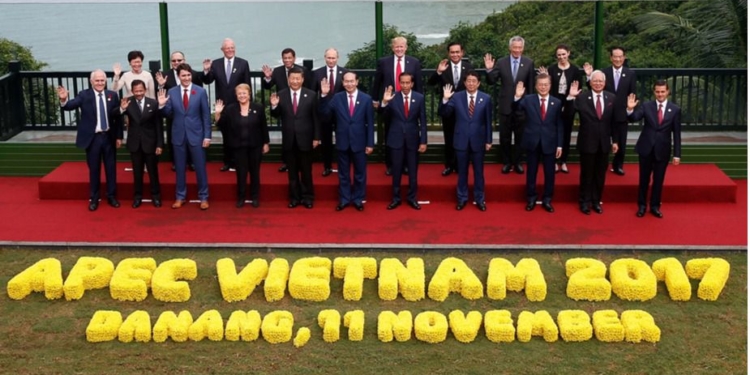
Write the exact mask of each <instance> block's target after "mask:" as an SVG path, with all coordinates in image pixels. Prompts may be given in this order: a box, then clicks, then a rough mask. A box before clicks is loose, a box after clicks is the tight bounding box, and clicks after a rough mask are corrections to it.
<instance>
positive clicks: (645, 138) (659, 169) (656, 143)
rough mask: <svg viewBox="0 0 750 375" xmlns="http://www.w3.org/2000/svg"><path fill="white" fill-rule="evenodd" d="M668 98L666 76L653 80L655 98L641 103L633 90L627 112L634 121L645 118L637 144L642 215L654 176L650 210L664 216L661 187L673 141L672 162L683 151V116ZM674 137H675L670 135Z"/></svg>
mask: <svg viewBox="0 0 750 375" xmlns="http://www.w3.org/2000/svg"><path fill="white" fill-rule="evenodd" d="M667 98H669V85H668V84H667V81H665V80H658V81H656V83H654V99H656V100H652V101H650V102H646V103H643V105H641V106H640V107H638V108H637V109H636V106H638V101H637V100H636V98H635V95H634V94H631V95H630V96H629V97H628V107H627V113H628V118H629V119H630V120H632V121H640V120H641V119H643V129H642V130H641V135H640V136H639V137H638V142H636V144H635V152H637V153H638V166H639V168H638V173H639V176H638V211H637V212H636V216H638V217H643V215H645V214H646V195H647V194H648V185H649V182H650V181H651V176H653V179H654V184H653V185H652V187H651V202H650V206H651V210H650V211H651V214H652V215H654V216H656V217H658V218H660V219H661V218H662V217H663V216H664V215H662V213H661V210H660V208H661V191H662V187H663V186H664V176H665V175H666V173H667V165H668V164H669V155H670V154H671V151H672V142H674V157H673V158H672V164H674V165H676V166H677V165H680V156H681V153H682V142H681V139H682V138H681V128H682V120H681V113H682V111H681V110H680V107H678V106H677V105H676V104H674V103H671V102H669V101H667ZM670 138H672V139H670Z"/></svg>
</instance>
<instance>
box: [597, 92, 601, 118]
mask: <svg viewBox="0 0 750 375" xmlns="http://www.w3.org/2000/svg"><path fill="white" fill-rule="evenodd" d="M596 117H598V118H599V120H601V119H602V96H601V95H597V96H596Z"/></svg>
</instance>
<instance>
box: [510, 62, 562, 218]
mask: <svg viewBox="0 0 750 375" xmlns="http://www.w3.org/2000/svg"><path fill="white" fill-rule="evenodd" d="M551 84H552V80H551V79H550V76H549V75H547V74H546V73H541V74H539V75H537V76H536V85H535V86H534V88H536V94H529V95H526V96H524V93H525V92H526V88H525V87H524V84H523V82H518V84H517V85H516V94H515V96H514V102H513V107H514V109H515V110H516V112H517V118H518V120H519V121H520V122H521V123H523V124H524V125H523V137H522V141H521V147H522V148H523V149H524V150H526V161H527V163H526V166H527V167H528V170H527V171H526V211H531V210H533V209H534V207H536V197H537V193H536V175H537V171H538V169H539V161H540V159H541V162H542V166H543V168H544V195H542V207H543V208H544V210H545V211H547V212H549V213H552V212H555V209H554V208H553V207H552V194H553V191H554V189H555V159H559V158H560V156H562V145H563V122H562V106H563V103H562V102H561V101H560V99H557V98H555V97H553V96H550V95H549V91H550V86H551Z"/></svg>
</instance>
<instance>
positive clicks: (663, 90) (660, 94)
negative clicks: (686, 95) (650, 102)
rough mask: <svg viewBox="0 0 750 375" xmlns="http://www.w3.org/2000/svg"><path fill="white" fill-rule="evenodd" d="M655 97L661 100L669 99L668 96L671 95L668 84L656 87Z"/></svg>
mask: <svg viewBox="0 0 750 375" xmlns="http://www.w3.org/2000/svg"><path fill="white" fill-rule="evenodd" d="M654 97H655V98H656V100H657V101H659V102H663V101H665V100H667V97H669V89H668V88H667V86H656V87H654Z"/></svg>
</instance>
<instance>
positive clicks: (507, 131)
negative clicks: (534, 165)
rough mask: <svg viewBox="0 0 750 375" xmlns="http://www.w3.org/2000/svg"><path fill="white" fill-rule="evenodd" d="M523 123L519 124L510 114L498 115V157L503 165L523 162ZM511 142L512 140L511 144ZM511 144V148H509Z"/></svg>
mask: <svg viewBox="0 0 750 375" xmlns="http://www.w3.org/2000/svg"><path fill="white" fill-rule="evenodd" d="M522 137H523V123H522V122H519V121H518V120H517V119H516V116H514V115H513V114H512V113H511V114H508V115H502V114H501V115H500V155H501V156H502V162H503V164H511V165H515V164H519V163H521V161H523V158H522V157H523V155H522V152H523V150H522V149H521V140H522V139H523V138H522ZM511 140H514V141H513V142H511ZM511 143H513V146H511Z"/></svg>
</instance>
